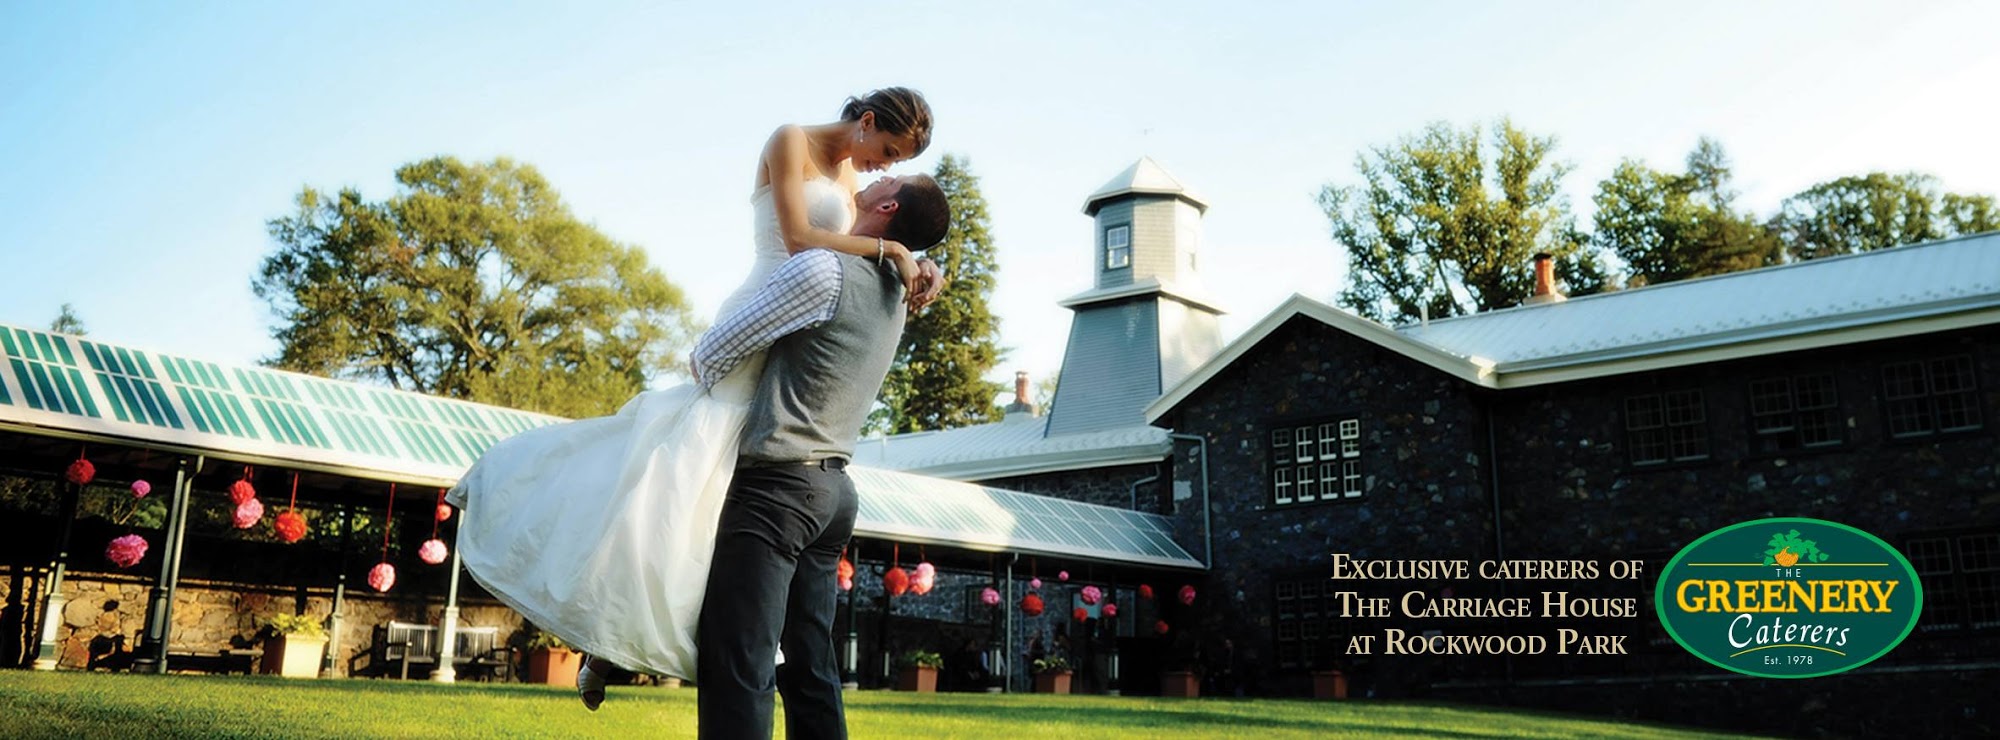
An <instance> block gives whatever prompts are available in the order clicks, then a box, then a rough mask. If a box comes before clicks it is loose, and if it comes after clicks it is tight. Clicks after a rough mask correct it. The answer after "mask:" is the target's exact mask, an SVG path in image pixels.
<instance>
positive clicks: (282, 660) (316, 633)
mask: <svg viewBox="0 0 2000 740" xmlns="http://www.w3.org/2000/svg"><path fill="white" fill-rule="evenodd" d="M265 624H266V626H268V627H269V628H270V629H271V631H273V632H276V633H277V634H276V635H274V636H272V637H271V638H270V639H268V640H265V641H264V665H263V667H262V672H263V673H266V674H272V673H275V674H277V675H280V676H284V677H286V678H318V677H319V666H320V661H322V660H324V659H325V658H326V626H325V625H323V624H321V623H320V620H319V619H318V618H317V617H309V616H306V615H304V614H280V615H278V616H275V617H272V618H271V619H270V621H268V622H266V623H265Z"/></svg>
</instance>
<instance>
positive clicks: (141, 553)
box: [104, 534, 146, 568]
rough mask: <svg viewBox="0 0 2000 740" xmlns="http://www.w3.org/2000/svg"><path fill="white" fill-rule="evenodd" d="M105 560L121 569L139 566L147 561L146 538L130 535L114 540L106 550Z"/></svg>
mask: <svg viewBox="0 0 2000 740" xmlns="http://www.w3.org/2000/svg"><path fill="white" fill-rule="evenodd" d="M104 559H106V560H109V561H111V563H112V564H113V565H116V566H118V567H120V568H130V567H132V566H134V565H138V564H139V561H141V560H144V559H146V538H144V537H140V536H139V535H136V534H128V535H125V536H124V537H120V538H118V539H115V540H112V541H111V545H110V546H109V547H106V548H104Z"/></svg>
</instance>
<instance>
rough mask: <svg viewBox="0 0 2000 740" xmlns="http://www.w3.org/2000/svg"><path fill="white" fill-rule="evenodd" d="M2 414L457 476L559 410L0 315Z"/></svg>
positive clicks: (176, 442) (416, 477) (236, 449)
mask: <svg viewBox="0 0 2000 740" xmlns="http://www.w3.org/2000/svg"><path fill="white" fill-rule="evenodd" d="M0 353H4V356H5V365H4V366H0V423H4V422H14V423H18V424H24V425H34V426H41V427H54V428H60V429H66V430H69V431H72V432H78V433H83V434H99V435H105V436H110V437H118V438H126V439H134V440H143V441H152V442H158V443H162V444H166V445H172V446H177V447H185V448H189V449H193V450H198V451H203V452H209V453H214V454H220V455H224V456H228V455H232V454H233V455H235V456H240V457H244V458H263V459H275V460H278V461H296V462H300V463H311V464H317V465H319V466H321V467H327V468H332V469H336V470H341V471H346V472H351V473H355V474H357V475H362V476H366V477H379V478H388V479H407V480H413V481H428V482H437V483H440V484H448V483H449V482H451V481H456V480H457V479H458V477H459V476H460V475H461V474H463V473H464V471H465V469H466V468H468V467H470V466H471V465H472V463H473V461H474V460H477V459H479V455H480V453H482V452H484V451H485V450H486V449H487V448H488V447H491V446H492V445H493V444H494V443H495V442H498V441H500V440H501V439H502V438H505V437H507V436H510V435H512V434H514V433H516V432H520V431H524V430H527V429H532V428H534V427H538V426H543V425H546V424H553V423H557V422H560V421H562V419H559V418H556V417H553V416H545V415H542V414H533V413H527V412H523V411H515V410H513V409H506V408H500V407H496V406H487V405H483V404H476V403H467V402H464V401H454V400H450V399H443V398H433V397H430V396H425V395H421V394H416V393H409V392H405V391H397V390H391V389H387V388H379V387H374V386H369V385H364V384H360V383H351V382H343V381H337V380H328V379H325V378H316V377H312V376H308V375H300V374H298V373H290V372H283V371H279V370H271V369H268V368H260V367H232V366H225V365H220V364H217V363H214V362H208V361H205V360H197V359H192V358H187V357H179V356H175V355H169V354H164V353H153V352H146V351H143V350H138V349H133V348H130V347H120V346H116V345H110V344H104V343H102V342H97V341H94V340H91V339H87V338H84V337H73V336H68V335H63V334H55V333H51V332H44V331H36V330H33V329H24V328H19V327H11V326H5V325H0Z"/></svg>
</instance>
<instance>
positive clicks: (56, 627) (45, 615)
mask: <svg viewBox="0 0 2000 740" xmlns="http://www.w3.org/2000/svg"><path fill="white" fill-rule="evenodd" d="M82 494H83V486H79V485H77V484H75V483H71V482H69V481H67V480H65V481H63V503H62V534H60V535H57V536H56V556H55V559H54V560H53V561H51V562H50V563H49V588H48V598H46V599H43V600H42V640H41V644H40V645H39V646H38V647H37V648H36V649H35V670H38V671H53V670H55V669H56V664H57V663H59V662H61V661H62V645H61V644H60V643H59V642H57V640H56V634H57V633H58V632H61V631H62V623H63V621H62V613H63V606H64V605H66V604H68V603H69V599H67V598H64V597H63V595H62V582H63V571H64V570H66V569H68V567H69V535H70V531H71V530H72V529H74V528H75V526H76V505H77V499H78V497H80V496H81V495H82Z"/></svg>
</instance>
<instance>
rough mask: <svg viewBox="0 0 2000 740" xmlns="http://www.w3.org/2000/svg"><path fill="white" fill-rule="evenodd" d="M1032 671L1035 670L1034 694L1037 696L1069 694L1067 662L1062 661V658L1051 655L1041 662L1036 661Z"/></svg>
mask: <svg viewBox="0 0 2000 740" xmlns="http://www.w3.org/2000/svg"><path fill="white" fill-rule="evenodd" d="M1034 669H1035V693H1037V694H1067V693H1069V679H1070V669H1069V661H1067V660H1063V658H1062V656H1060V655H1051V656H1049V657H1046V658H1043V659H1041V660H1037V661H1035V664H1034Z"/></svg>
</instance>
